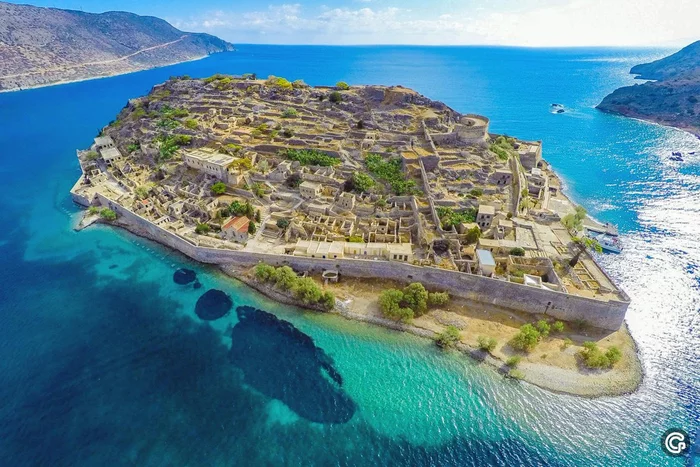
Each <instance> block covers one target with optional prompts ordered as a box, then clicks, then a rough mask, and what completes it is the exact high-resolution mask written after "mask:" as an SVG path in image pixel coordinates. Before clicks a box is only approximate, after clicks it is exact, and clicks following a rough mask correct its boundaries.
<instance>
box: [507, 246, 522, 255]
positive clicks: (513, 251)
mask: <svg viewBox="0 0 700 467" xmlns="http://www.w3.org/2000/svg"><path fill="white" fill-rule="evenodd" d="M508 253H509V254H510V255H511V256H525V249H524V248H520V247H519V246H516V247H515V248H511V249H510V251H509V252H508Z"/></svg>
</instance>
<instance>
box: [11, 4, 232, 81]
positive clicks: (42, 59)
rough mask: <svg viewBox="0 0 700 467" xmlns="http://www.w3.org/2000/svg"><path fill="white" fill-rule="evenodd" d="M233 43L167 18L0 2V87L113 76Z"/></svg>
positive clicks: (191, 57)
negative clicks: (183, 27) (187, 29)
mask: <svg viewBox="0 0 700 467" xmlns="http://www.w3.org/2000/svg"><path fill="white" fill-rule="evenodd" d="M231 50H233V45H232V44H229V43H228V42H226V41H223V40H221V39H219V38H217V37H214V36H211V35H209V34H199V33H187V32H183V31H180V30H179V29H176V28H175V27H173V26H171V25H170V24H169V23H167V22H166V21H164V20H162V19H159V18H154V17H151V16H139V15H135V14H132V13H127V12H122V11H110V12H107V13H102V14H94V13H84V12H82V11H73V10H61V9H57V8H40V7H34V6H30V5H16V4H11V3H4V2H0V91H14V90H21V89H28V88H34V87H41V86H48V85H52V84H60V83H67V82H72V81H82V80H86V79H92V78H99V77H105V76H114V75H118V74H124V73H131V72H134V71H139V70H145V69H149V68H155V67H159V66H165V65H172V64H175V63H180V62H185V61H190V60H195V59H198V58H202V57H205V56H207V55H209V54H212V53H216V52H225V51H231Z"/></svg>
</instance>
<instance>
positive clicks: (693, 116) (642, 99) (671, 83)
mask: <svg viewBox="0 0 700 467" xmlns="http://www.w3.org/2000/svg"><path fill="white" fill-rule="evenodd" d="M630 73H632V74H635V75H638V76H637V77H638V78H639V79H647V80H653V81H648V82H646V83H643V84H637V85H634V86H626V87H623V88H620V89H617V90H616V91H614V92H613V93H612V94H610V95H608V96H607V97H605V99H603V101H602V102H601V103H600V104H598V106H597V108H598V109H600V110H602V111H604V112H610V113H615V114H619V115H625V116H627V117H634V118H639V119H642V120H647V121H650V122H654V123H659V124H661V125H668V126H672V127H675V128H679V129H681V130H686V131H688V132H691V133H693V134H695V135H696V136H698V137H700V41H697V42H694V43H692V44H690V45H689V46H687V47H685V48H684V49H682V50H680V51H678V52H676V53H675V54H673V55H670V56H668V57H665V58H662V59H660V60H657V61H655V62H652V63H645V64H642V65H637V66H635V67H633V68H632V70H631V71H630Z"/></svg>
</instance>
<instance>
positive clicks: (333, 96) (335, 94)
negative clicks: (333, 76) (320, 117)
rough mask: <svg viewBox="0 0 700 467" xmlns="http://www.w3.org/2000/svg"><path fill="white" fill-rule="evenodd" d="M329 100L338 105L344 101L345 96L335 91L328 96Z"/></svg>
mask: <svg viewBox="0 0 700 467" xmlns="http://www.w3.org/2000/svg"><path fill="white" fill-rule="evenodd" d="M328 100H329V101H331V102H333V103H334V104H337V103H339V102H342V101H343V95H342V94H340V93H339V92H338V91H333V92H332V93H331V94H330V96H328Z"/></svg>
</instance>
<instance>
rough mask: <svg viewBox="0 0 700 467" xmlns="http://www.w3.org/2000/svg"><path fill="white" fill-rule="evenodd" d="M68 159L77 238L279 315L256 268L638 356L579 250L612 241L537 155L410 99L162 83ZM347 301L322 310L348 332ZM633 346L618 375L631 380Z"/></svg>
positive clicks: (503, 353) (408, 93) (251, 85)
mask: <svg viewBox="0 0 700 467" xmlns="http://www.w3.org/2000/svg"><path fill="white" fill-rule="evenodd" d="M77 155H78V159H79V161H80V167H81V169H82V176H81V177H80V179H79V180H78V181H77V183H76V184H75V186H74V187H73V188H72V190H71V194H72V197H73V200H74V201H75V202H76V203H78V204H81V205H83V206H85V207H90V210H89V212H88V215H87V216H86V218H85V219H84V220H83V223H85V224H89V223H90V222H92V221H95V220H98V219H100V218H102V219H101V220H102V221H105V220H106V221H110V222H113V223H116V224H118V225H121V226H123V227H125V228H127V229H129V230H131V231H132V232H134V233H136V234H139V235H142V236H145V237H148V238H151V239H154V240H156V241H158V242H160V243H162V244H164V245H167V246H169V247H171V248H174V249H176V250H179V251H181V252H182V253H184V254H185V255H187V256H189V257H191V258H193V259H195V260H198V261H201V262H204V263H210V264H217V265H221V267H222V269H223V270H224V271H227V272H229V273H231V274H232V275H234V276H236V277H238V278H240V279H242V280H244V281H245V282H247V283H250V284H251V285H253V286H255V287H256V288H257V289H258V290H261V291H263V292H267V293H268V295H271V296H273V297H275V298H278V299H280V300H281V301H285V297H284V296H280V295H284V294H280V293H279V292H275V291H273V290H271V289H270V288H269V287H265V286H264V285H260V284H255V283H254V282H255V281H254V279H252V277H253V276H254V275H253V273H252V270H253V268H255V266H256V265H259V264H261V263H264V264H267V265H270V266H277V267H281V266H289V267H291V268H292V269H293V270H294V271H297V272H299V273H301V274H303V275H305V276H308V277H310V278H313V279H314V280H316V281H317V282H318V283H320V284H323V287H324V288H326V289H328V290H334V291H336V292H338V291H340V295H341V296H342V295H344V294H343V289H342V284H343V283H348V284H354V287H355V288H360V289H361V288H362V287H363V286H361V285H360V284H364V287H370V286H371V287H374V286H376V285H377V284H376V281H372V280H371V279H381V280H382V285H383V284H398V285H399V286H403V285H406V284H407V283H414V282H419V283H421V284H423V286H424V287H425V288H426V289H428V290H430V291H435V292H440V291H447V292H448V293H449V295H450V296H451V297H454V298H455V299H459V300H463V301H464V303H470V304H476V306H477V307H480V308H482V309H488V310H499V311H498V313H501V314H503V315H504V316H507V317H508V318H507V320H511V321H513V320H515V321H514V322H518V321H517V320H518V319H520V320H521V322H525V320H527V319H528V318H527V317H528V316H532V320H536V319H539V318H542V317H544V318H545V320H561V321H563V322H565V323H566V325H567V326H571V327H572V329H573V327H574V326H575V325H578V326H579V327H580V326H585V327H587V328H588V329H591V330H592V329H595V330H596V331H590V332H591V333H592V334H587V333H583V332H582V333H579V334H582V336H579V337H580V339H578V340H577V341H576V343H579V344H580V342H579V341H583V340H586V339H585V338H584V337H583V335H584V334H585V335H586V336H590V335H596V336H598V337H600V338H601V339H603V338H605V336H617V337H611V339H614V338H619V336H618V334H620V333H621V332H622V333H625V336H626V339H627V340H626V341H625V342H628V343H630V342H631V339H629V335H628V334H626V331H625V330H624V326H623V321H624V317H625V312H626V310H627V308H628V305H629V298H628V296H627V295H626V294H625V293H624V292H623V291H622V290H620V289H619V288H618V287H617V286H616V285H615V284H614V283H613V281H612V280H611V279H610V277H608V275H607V274H606V273H605V272H604V271H603V269H602V268H601V267H599V266H598V264H597V263H596V261H595V259H594V257H593V256H592V255H590V254H589V253H588V252H587V251H586V247H587V246H588V247H590V246H592V245H593V244H594V242H591V241H588V240H587V238H586V237H585V236H584V231H586V230H587V229H590V230H591V231H598V232H605V231H606V230H609V227H608V226H603V225H599V224H597V223H596V222H595V221H593V220H592V219H590V218H588V217H586V216H585V212H584V211H583V210H582V209H580V208H577V207H576V206H575V205H573V204H572V203H571V202H570V201H569V200H568V199H567V198H566V197H565V196H564V194H563V193H562V192H561V185H560V181H559V179H558V178H557V176H556V175H555V174H554V172H553V171H552V169H551V167H550V166H549V164H548V163H547V162H546V161H545V160H544V159H543V158H542V144H541V142H538V141H521V140H518V139H515V138H512V137H508V136H505V135H496V134H491V133H490V132H489V120H488V119H487V118H486V117H483V116H479V115H463V114H460V113H459V112H456V111H455V110H453V109H451V108H449V107H448V106H446V105H445V104H443V103H441V102H436V101H432V100H430V99H428V98H426V97H424V96H422V95H420V94H418V93H417V92H415V91H413V90H410V89H407V88H404V87H401V86H392V87H385V86H348V85H347V84H345V83H338V84H337V85H336V86H335V87H310V86H308V85H306V84H305V83H304V82H302V81H295V82H290V81H288V80H286V79H284V78H277V77H274V76H272V77H269V78H268V79H267V80H261V79H256V77H255V76H254V75H244V76H241V77H233V76H225V75H215V76H212V77H210V78H207V79H190V78H188V77H178V78H172V79H171V80H169V81H168V82H166V83H164V84H161V85H158V86H155V87H154V88H153V89H152V91H151V92H150V93H149V95H148V96H145V97H141V98H138V99H133V100H131V101H129V103H128V104H127V106H126V107H125V108H124V109H123V110H122V111H121V112H120V113H119V115H118V117H117V119H116V120H115V121H114V122H112V123H111V124H110V125H109V126H107V127H105V128H104V129H103V130H102V132H101V134H100V135H99V136H98V137H97V138H95V141H94V144H93V146H92V147H91V148H90V149H88V150H79V151H78V152H77ZM579 232H580V233H579ZM609 233H611V234H613V235H614V232H609ZM368 284H371V285H370V286H368ZM347 290H349V289H346V291H347ZM372 290H374V289H372ZM375 292H376V291H375ZM345 296H352V293H349V295H345ZM375 298H376V297H375ZM349 302H351V300H346V301H343V300H340V299H338V300H335V303H334V304H333V303H331V304H330V305H329V306H328V307H327V308H332V307H334V305H335V308H337V309H340V310H345V311H346V312H347V313H346V315H347V316H350V315H352V312H349V311H348V310H347V307H348V303H349ZM375 306H376V302H375ZM436 316H437V314H436ZM450 316H453V317H454V316H457V315H454V314H452V315H450ZM518 317H520V318H518ZM522 317H524V318H522ZM420 319H423V318H420ZM459 319H460V318H459V317H458V316H457V318H454V319H453V320H452V321H449V320H447V321H449V323H446V322H443V321H445V320H442V321H441V320H440V319H439V318H435V320H436V321H438V322H439V323H438V324H442V325H445V324H450V325H451V324H455V325H456V326H457V327H460V326H458V324H459V323H457V322H456V321H459ZM377 320H378V319H377ZM550 322H551V321H550ZM559 324H562V323H559ZM488 326H491V325H490V324H489V325H488ZM621 326H622V331H620V328H621ZM424 327H425V326H424ZM427 327H428V328H429V329H433V328H430V326H427ZM491 327H492V328H493V326H491ZM512 327H513V326H512ZM440 329H441V327H440V326H437V327H436V328H434V331H435V332H437V331H438V330H440ZM514 329H516V330H517V326H514ZM596 333H597V334H596ZM431 334H432V333H431ZM572 336H574V335H573V334H572ZM574 338H575V340H576V337H575V336H574ZM467 340H468V339H467ZM623 340H625V339H623ZM566 341H568V343H569V344H571V343H572V341H571V340H570V339H568V338H567V339H566ZM564 344H566V342H564ZM564 344H562V345H563V347H562V348H565V345H564ZM479 347H481V348H485V347H489V346H484V345H479ZM490 347H492V348H491V349H488V350H489V352H491V353H492V355H494V356H495V357H496V358H500V359H502V360H505V358H506V357H507V356H508V355H509V354H508V351H507V350H506V346H503V348H502V349H496V350H494V348H493V347H495V344H494V346H490ZM623 347H624V345H623ZM628 347H629V348H628V349H623V352H624V354H625V359H626V360H627V363H626V366H627V367H635V368H637V367H638V365H639V363H638V361H637V359H636V356H635V355H634V345H633V344H630V345H629V346H628ZM630 349H631V350H630ZM546 357H547V355H546V354H545V356H544V357H542V358H543V359H544V358H546ZM518 358H519V357H518ZM571 361H574V359H573V357H572V358H571ZM525 369H527V367H526V368H525ZM531 370H532V371H531V372H530V376H531V377H530V378H528V377H527V376H528V372H527V371H525V373H526V379H529V380H534V382H539V383H541V385H543V386H545V387H550V388H552V389H556V390H562V391H566V392H578V393H581V394H587V395H597V394H601V393H616V392H617V393H619V392H623V391H629V390H631V389H634V387H636V384H638V382H639V381H638V379H639V378H638V377H635V378H632V379H633V380H634V381H632V382H629V381H627V379H629V376H628V375H624V376H620V377H619V378H618V381H616V383H615V384H617V385H618V387H616V388H612V389H611V387H610V385H608V386H605V388H603V389H601V388H600V387H595V388H593V389H590V388H589V389H587V390H581V391H577V390H575V389H571V388H569V387H566V386H564V385H559V386H557V385H554V386H552V385H549V386H548V384H547V383H546V380H547V379H548V378H549V376H548V375H550V373H547V372H543V371H541V368H539V367H537V365H536V363H533V365H532V368H531ZM637 372H638V371H637ZM633 373H634V372H633ZM580 376H581V378H586V377H588V375H585V374H583V375H580ZM625 378H627V379H625ZM543 380H545V382H544V383H542V381H543ZM572 384H574V385H575V383H572ZM596 384H597V383H596Z"/></svg>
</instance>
